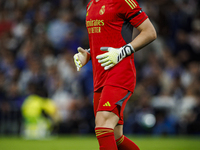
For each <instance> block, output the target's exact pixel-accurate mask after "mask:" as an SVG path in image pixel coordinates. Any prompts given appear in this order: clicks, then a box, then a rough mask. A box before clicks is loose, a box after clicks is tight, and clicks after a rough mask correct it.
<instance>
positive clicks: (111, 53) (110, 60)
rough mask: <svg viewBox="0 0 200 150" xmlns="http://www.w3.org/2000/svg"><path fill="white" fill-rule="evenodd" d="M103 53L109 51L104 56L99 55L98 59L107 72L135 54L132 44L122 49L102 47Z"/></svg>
mask: <svg viewBox="0 0 200 150" xmlns="http://www.w3.org/2000/svg"><path fill="white" fill-rule="evenodd" d="M100 49H101V50H102V51H108V52H106V53H104V54H101V55H98V56H97V57H96V58H97V59H98V62H99V63H101V66H102V67H104V69H105V70H108V69H110V68H112V67H113V66H115V65H116V64H117V63H119V62H120V61H121V60H122V59H124V58H125V57H126V56H129V55H131V54H132V53H134V52H135V50H134V48H133V47H132V46H131V44H127V45H125V46H123V47H121V48H112V47H101V48H100Z"/></svg>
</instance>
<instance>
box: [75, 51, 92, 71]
mask: <svg viewBox="0 0 200 150" xmlns="http://www.w3.org/2000/svg"><path fill="white" fill-rule="evenodd" d="M77 50H78V52H79V53H77V54H75V55H74V63H75V65H76V68H77V71H80V70H81V68H82V67H83V66H84V65H86V64H87V63H88V61H89V60H90V49H87V50H84V49H83V48H81V47H78V48H77Z"/></svg>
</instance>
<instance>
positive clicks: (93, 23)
mask: <svg viewBox="0 0 200 150" xmlns="http://www.w3.org/2000/svg"><path fill="white" fill-rule="evenodd" d="M102 26H104V20H98V19H96V20H92V19H90V20H89V21H86V27H87V29H88V33H89V34H91V33H101V27H102Z"/></svg>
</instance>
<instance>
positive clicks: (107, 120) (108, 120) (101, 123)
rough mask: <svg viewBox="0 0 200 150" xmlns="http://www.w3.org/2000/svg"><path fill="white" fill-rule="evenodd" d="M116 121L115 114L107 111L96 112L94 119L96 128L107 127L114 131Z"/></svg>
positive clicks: (117, 119) (117, 118)
mask: <svg viewBox="0 0 200 150" xmlns="http://www.w3.org/2000/svg"><path fill="white" fill-rule="evenodd" d="M118 121H119V117H118V116H117V115H116V114H114V113H112V112H108V111H99V112H97V115H96V118H95V124H96V127H107V128H113V129H114V127H115V126H116V124H117V122H118Z"/></svg>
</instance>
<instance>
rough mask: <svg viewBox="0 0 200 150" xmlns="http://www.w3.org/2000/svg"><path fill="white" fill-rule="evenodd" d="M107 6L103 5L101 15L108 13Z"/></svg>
mask: <svg viewBox="0 0 200 150" xmlns="http://www.w3.org/2000/svg"><path fill="white" fill-rule="evenodd" d="M105 8H106V6H105V5H103V6H102V7H101V9H100V11H99V14H100V15H103V14H104V13H105V11H106V9H105Z"/></svg>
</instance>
